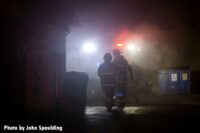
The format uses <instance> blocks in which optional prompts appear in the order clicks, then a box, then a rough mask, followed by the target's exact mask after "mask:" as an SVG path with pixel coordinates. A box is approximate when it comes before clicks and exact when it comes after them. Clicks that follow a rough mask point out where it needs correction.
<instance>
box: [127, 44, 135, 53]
mask: <svg viewBox="0 0 200 133" xmlns="http://www.w3.org/2000/svg"><path fill="white" fill-rule="evenodd" d="M127 48H128V50H129V51H136V46H135V45H134V44H128V45H127Z"/></svg>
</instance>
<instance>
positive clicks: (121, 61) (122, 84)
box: [112, 49, 133, 108]
mask: <svg viewBox="0 0 200 133" xmlns="http://www.w3.org/2000/svg"><path fill="white" fill-rule="evenodd" d="M120 53H121V52H120V51H119V50H118V49H115V50H113V55H114V59H113V61H112V63H114V64H116V66H117V67H118V68H119V79H118V85H117V92H119V95H120V96H123V97H124V98H125V96H126V93H125V91H126V89H127V84H128V76H127V73H128V72H129V74H130V78H131V80H132V79H133V72H132V68H131V66H130V65H129V64H128V61H127V60H126V59H125V58H124V57H123V56H122V55H121V54H120ZM120 101H121V103H119V104H120V105H119V106H120V107H121V108H123V107H124V106H125V100H120Z"/></svg>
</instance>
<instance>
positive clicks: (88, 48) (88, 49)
mask: <svg viewBox="0 0 200 133" xmlns="http://www.w3.org/2000/svg"><path fill="white" fill-rule="evenodd" d="M82 49H83V51H84V52H86V53H93V52H95V51H96V47H95V45H94V43H91V42H87V43H85V44H84V45H83V48H82Z"/></svg>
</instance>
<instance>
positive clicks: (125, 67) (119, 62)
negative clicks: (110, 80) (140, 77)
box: [112, 56, 133, 82]
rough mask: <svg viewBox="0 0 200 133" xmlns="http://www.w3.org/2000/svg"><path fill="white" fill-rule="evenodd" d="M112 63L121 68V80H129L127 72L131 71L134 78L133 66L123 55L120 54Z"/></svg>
mask: <svg viewBox="0 0 200 133" xmlns="http://www.w3.org/2000/svg"><path fill="white" fill-rule="evenodd" d="M112 63H114V64H115V65H116V66H117V67H118V68H119V80H120V81H122V82H123V81H124V82H127V81H128V77H127V73H128V72H129V74H130V76H131V79H132V78H133V72H132V68H131V66H130V65H129V64H128V61H127V60H126V59H125V58H124V57H123V56H120V57H118V58H115V59H114V60H113V61H112Z"/></svg>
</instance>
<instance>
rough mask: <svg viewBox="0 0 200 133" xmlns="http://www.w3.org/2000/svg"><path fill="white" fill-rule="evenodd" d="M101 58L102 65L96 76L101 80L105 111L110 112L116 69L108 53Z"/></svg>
mask: <svg viewBox="0 0 200 133" xmlns="http://www.w3.org/2000/svg"><path fill="white" fill-rule="evenodd" d="M103 58H104V63H103V64H101V65H100V66H99V68H98V75H99V77H100V78H101V85H102V89H103V92H104V93H105V95H106V107H107V110H108V111H110V110H111V108H112V105H113V97H114V92H115V88H116V83H117V81H116V76H117V73H118V68H117V66H116V65H115V64H113V63H111V60H112V56H111V54H110V53H106V54H105V55H104V57H103Z"/></svg>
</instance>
